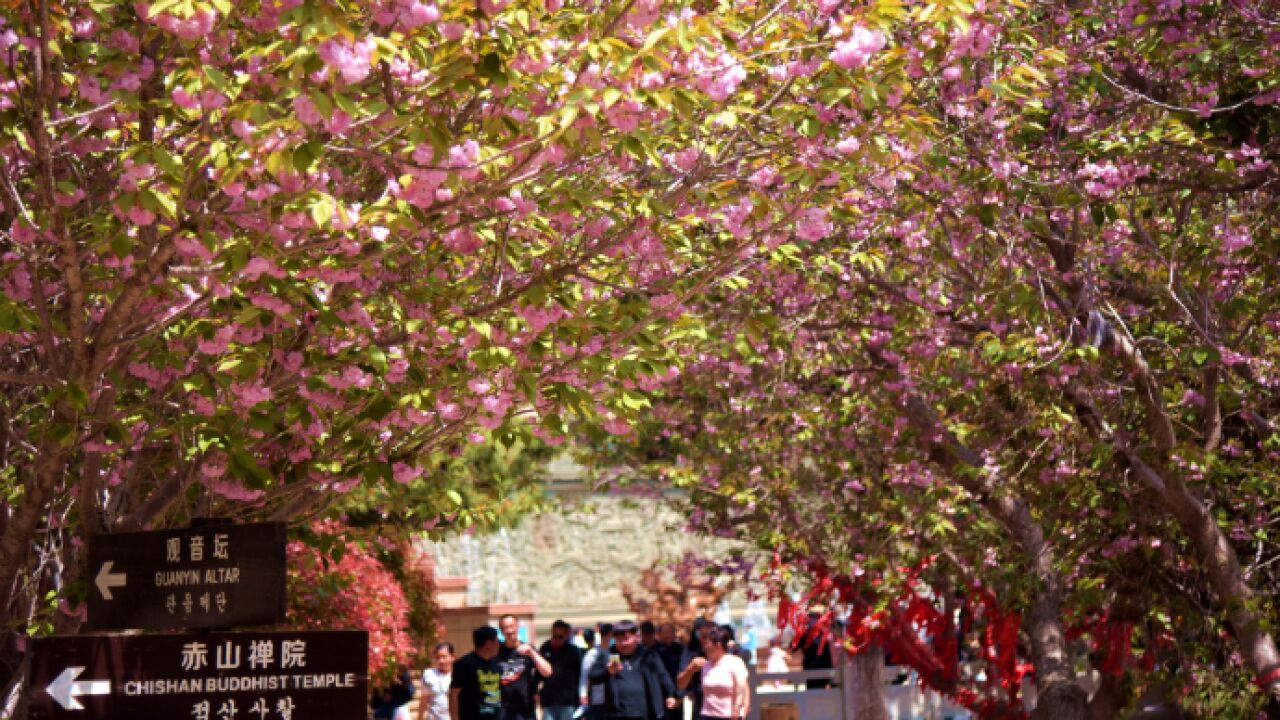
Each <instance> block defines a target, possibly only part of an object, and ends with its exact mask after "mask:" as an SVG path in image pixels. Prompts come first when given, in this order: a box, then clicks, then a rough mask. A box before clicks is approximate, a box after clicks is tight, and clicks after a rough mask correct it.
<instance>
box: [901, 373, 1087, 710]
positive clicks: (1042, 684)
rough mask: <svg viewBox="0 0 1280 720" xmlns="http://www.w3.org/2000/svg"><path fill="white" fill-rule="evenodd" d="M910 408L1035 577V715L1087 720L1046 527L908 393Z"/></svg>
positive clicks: (936, 451)
mask: <svg viewBox="0 0 1280 720" xmlns="http://www.w3.org/2000/svg"><path fill="white" fill-rule="evenodd" d="M906 410H907V416H908V419H909V420H910V421H911V423H912V424H913V425H914V426H915V427H916V429H917V430H918V431H919V432H920V434H921V436H923V437H925V438H928V440H927V442H928V444H929V446H930V450H931V452H930V456H931V459H933V461H934V462H936V463H938V464H939V465H941V466H942V467H944V468H946V469H947V470H948V472H949V473H950V475H951V477H952V478H954V480H955V481H956V482H957V483H959V484H960V485H961V486H962V487H964V488H965V489H966V490H968V491H969V492H970V493H972V494H973V495H974V496H975V497H977V498H978V500H979V501H980V502H981V503H982V505H983V507H984V508H986V510H987V512H989V513H990V514H991V516H992V517H993V518H995V520H996V521H997V522H999V523H1000V525H1001V526H1003V527H1004V529H1005V530H1006V531H1008V533H1009V535H1011V536H1012V538H1013V540H1014V542H1015V544H1016V545H1017V547H1018V550H1019V552H1020V553H1021V554H1022V556H1023V558H1025V560H1026V563H1027V565H1028V567H1029V569H1030V570H1031V573H1032V575H1033V576H1034V577H1035V579H1036V585H1035V591H1034V592H1035V595H1034V601H1033V602H1034V604H1033V606H1032V608H1031V613H1030V614H1029V615H1028V617H1027V619H1026V622H1025V627H1024V629H1025V630H1026V632H1027V634H1028V635H1029V636H1030V637H1031V661H1032V662H1033V663H1035V666H1036V690H1037V693H1038V695H1039V704H1038V706H1037V711H1036V717H1037V718H1052V720H1088V717H1089V707H1088V705H1089V703H1088V695H1087V694H1086V693H1085V691H1084V688H1082V687H1080V685H1079V683H1077V682H1076V679H1075V673H1074V672H1073V671H1072V668H1071V661H1070V658H1069V657H1068V656H1067V643H1066V634H1065V633H1064V632H1063V629H1062V598H1063V595H1064V591H1063V583H1062V577H1061V575H1060V574H1059V573H1058V570H1057V568H1055V567H1054V553H1053V547H1052V546H1051V545H1050V544H1049V543H1048V542H1047V541H1046V540H1045V538H1044V529H1043V528H1041V527H1040V523H1038V522H1036V519H1035V517H1033V516H1032V514H1031V510H1030V508H1029V507H1027V504H1026V503H1025V502H1024V501H1023V500H1022V499H1021V498H1018V497H1015V496H1012V495H1007V494H1004V493H1002V492H998V491H997V488H999V487H1009V484H1008V483H1001V482H998V480H999V478H998V476H997V474H996V473H992V472H989V470H988V468H987V467H986V463H985V461H984V460H983V458H982V456H981V455H979V454H978V453H977V452H975V451H974V450H973V449H972V448H970V447H968V446H966V445H965V444H964V443H962V442H960V440H959V438H957V437H956V436H955V434H954V433H952V432H951V431H949V430H947V428H946V426H945V425H943V424H942V421H941V419H940V418H939V417H938V416H937V414H936V413H935V412H934V411H933V408H932V407H930V406H929V405H928V403H926V402H925V401H924V400H923V399H922V398H920V397H919V396H915V395H910V396H908V397H907V398H906ZM961 466H966V467H961ZM975 470H976V471H977V472H974V471H975ZM1040 708H1044V713H1042V712H1041V711H1040Z"/></svg>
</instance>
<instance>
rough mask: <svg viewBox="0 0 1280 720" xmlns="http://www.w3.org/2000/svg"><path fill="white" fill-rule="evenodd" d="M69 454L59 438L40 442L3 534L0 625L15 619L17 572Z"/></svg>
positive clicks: (27, 552)
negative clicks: (31, 474) (20, 499)
mask: <svg viewBox="0 0 1280 720" xmlns="http://www.w3.org/2000/svg"><path fill="white" fill-rule="evenodd" d="M66 458H67V450H66V449H64V448H62V447H59V446H57V444H56V441H52V440H50V441H46V442H45V443H43V444H42V445H41V447H40V449H39V459H37V460H36V466H35V470H34V473H33V477H32V478H31V481H30V482H29V483H27V485H26V494H25V495H23V497H22V501H21V502H19V503H18V507H17V508H16V509H15V510H14V513H13V517H12V518H11V519H10V521H9V524H8V526H6V527H5V529H4V535H2V536H0V626H9V625H10V621H11V620H13V619H14V618H13V615H12V611H11V609H12V607H13V601H14V599H15V598H14V597H13V591H14V589H15V588H16V587H17V584H16V580H17V577H18V573H19V572H20V571H21V570H22V568H23V567H25V566H26V563H27V560H28V558H29V557H30V547H31V539H32V538H33V537H35V534H36V531H37V529H39V527H40V523H41V521H43V520H44V517H45V513H46V511H47V510H48V509H49V500H50V498H51V496H52V494H53V488H54V487H55V486H56V485H57V483H58V480H59V479H60V478H61V477H62V473H63V470H64V466H65V464H66V462H65V461H66Z"/></svg>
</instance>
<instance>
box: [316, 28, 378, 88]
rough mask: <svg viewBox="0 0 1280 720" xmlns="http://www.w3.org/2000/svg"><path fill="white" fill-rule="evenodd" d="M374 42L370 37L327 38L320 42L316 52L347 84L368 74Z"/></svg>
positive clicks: (362, 78)
mask: <svg viewBox="0 0 1280 720" xmlns="http://www.w3.org/2000/svg"><path fill="white" fill-rule="evenodd" d="M373 48H374V43H373V39H372V38H365V39H363V40H360V41H358V42H354V43H353V42H351V41H350V40H346V39H343V38H336V37H334V38H329V39H328V40H325V41H324V42H322V43H320V47H319V48H318V49H317V51H316V52H317V53H318V54H319V55H320V59H321V60H323V61H324V64H325V65H327V66H329V68H330V69H332V70H333V71H334V72H336V73H338V75H339V76H340V77H341V78H342V81H343V82H344V83H346V84H348V85H350V84H352V83H358V82H360V81H361V80H364V79H365V78H366V77H368V76H369V71H370V70H371V69H372V62H373V60H372V54H373Z"/></svg>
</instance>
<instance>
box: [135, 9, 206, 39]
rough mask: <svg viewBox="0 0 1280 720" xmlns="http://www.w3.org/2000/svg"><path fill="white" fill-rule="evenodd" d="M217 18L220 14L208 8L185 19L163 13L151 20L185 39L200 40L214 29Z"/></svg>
mask: <svg viewBox="0 0 1280 720" xmlns="http://www.w3.org/2000/svg"><path fill="white" fill-rule="evenodd" d="M142 17H146V14H143V15H142ZM217 19H218V14H217V13H215V12H214V11H212V10H209V9H207V8H206V9H203V10H199V11H197V12H196V13H195V14H193V15H192V16H191V17H189V18H185V19H181V18H177V17H174V16H173V15H170V14H168V13H162V14H160V15H157V16H156V17H154V18H152V20H151V22H153V23H155V24H156V26H157V27H159V28H161V29H162V30H165V31H167V32H170V33H172V34H174V35H177V36H178V37H180V38H182V39H183V40H199V39H200V38H203V37H205V36H206V35H208V34H209V33H210V32H212V31H213V24H214V23H215V22H216V21H217Z"/></svg>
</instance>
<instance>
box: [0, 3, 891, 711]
mask: <svg viewBox="0 0 1280 720" xmlns="http://www.w3.org/2000/svg"><path fill="white" fill-rule="evenodd" d="M832 9H833V8H832V7H830V6H829V4H826V3H823V4H820V5H819V6H817V7H815V6H812V5H809V4H807V3H801V4H796V5H793V6H786V5H784V6H775V5H773V4H769V3H736V4H725V5H723V6H716V7H703V6H702V4H701V3H662V2H658V1H657V0H644V1H639V0H637V1H636V2H625V3H616V4H611V3H581V4H576V5H568V6H566V5H564V4H562V3H561V2H558V1H557V0H545V1H543V0H539V1H536V2H535V1H529V2H499V1H496V0H495V1H490V0H482V1H481V2H479V3H475V4H473V3H470V2H457V3H452V2H451V3H448V4H440V5H437V4H432V3H423V2H418V1H416V0H409V1H404V0H387V1H385V2H376V3H361V4H338V3H329V2H308V1H305V0H282V1H276V0H269V1H266V2H249V3H229V2H223V1H221V0H210V1H209V2H196V1H194V0H178V1H176V2H174V1H171V0H160V1H159V2H156V3H146V2H138V3H131V4H124V3H96V2H77V3H64V4H57V3H51V2H47V1H45V0H36V1H35V2H32V3H8V4H5V5H4V6H3V8H2V9H0V23H2V24H0V52H2V53H3V54H4V55H5V57H6V61H7V62H6V70H5V73H4V77H3V81H0V114H2V115H3V118H4V123H3V125H2V126H0V243H3V247H0V343H3V345H4V347H5V353H4V354H3V356H2V357H0V383H2V384H3V387H4V388H5V390H4V396H3V405H2V407H0V411H2V413H3V416H2V417H0V428H2V429H3V433H0V442H2V443H3V445H2V447H0V452H2V457H3V461H2V465H0V468H2V472H3V478H4V497H3V507H2V510H3V512H2V513H0V625H2V626H3V627H2V628H0V631H2V632H3V633H4V635H3V638H4V639H3V648H0V650H2V651H3V656H4V663H5V664H4V667H5V671H4V683H5V687H6V689H11V688H15V687H19V686H20V683H21V679H22V676H21V672H20V663H21V658H22V647H23V642H22V639H21V638H22V636H23V635H25V634H31V633H38V632H48V631H50V630H56V631H64V632H66V631H74V630H75V629H76V628H77V627H78V625H79V622H80V618H81V613H80V612H79V611H78V609H77V607H78V600H79V598H81V597H82V596H83V592H84V585H83V582H82V581H81V578H83V576H84V573H83V568H82V565H83V562H84V553H83V549H84V546H85V542H86V539H87V538H88V537H89V536H91V535H93V534H97V533H102V532H115V531H125V530H137V529H145V528H157V527H166V526H173V525H178V524H182V523H184V522H186V521H187V520H188V519H190V518H192V517H195V516H201V515H217V516H223V517H232V518H236V519H240V520H251V519H255V518H270V519H277V520H300V519H309V518H312V517H316V516H318V515H320V514H322V513H323V512H324V511H325V510H326V509H328V508H330V507H332V506H333V504H334V503H335V502H338V501H339V500H340V499H341V498H343V497H344V496H345V495H346V494H348V493H350V492H352V491H353V490H355V489H356V488H357V487H365V486H378V485H384V486H388V487H390V486H393V485H395V484H412V483H415V482H421V481H424V480H425V481H427V482H430V478H431V473H432V469H433V468H436V467H439V465H440V464H441V463H442V462H444V461H446V460H447V459H448V458H449V457H452V456H454V455H456V454H458V453H459V452H461V449H462V448H463V447H465V446H466V445H467V444H468V443H477V444H478V443H485V442H493V443H496V444H497V445H498V446H501V447H506V448H509V447H514V446H516V445H518V444H524V445H526V446H527V445H529V444H530V443H531V442H533V440H534V439H538V440H541V441H544V442H549V443H556V442H560V441H561V440H562V439H563V438H564V437H565V435H566V433H567V431H568V424H569V423H570V422H572V421H575V420H577V419H590V420H591V421H592V422H593V423H595V424H597V425H599V426H600V427H602V428H604V431H605V432H608V433H614V434H621V433H626V432H627V431H628V430H629V428H630V424H631V423H632V422H633V421H634V420H635V419H636V418H637V417H638V415H639V414H640V413H641V412H642V411H643V410H644V408H645V405H646V402H647V401H646V399H645V398H646V395H647V394H648V393H649V392H651V391H652V390H654V389H655V388H657V387H659V386H660V385H661V384H662V383H664V382H667V381H670V380H671V379H672V378H673V377H674V376H675V374H676V372H677V370H676V368H677V367H678V365H679V362H680V361H681V359H682V357H683V355H682V353H681V351H680V347H681V346H682V344H684V343H687V342H688V341H691V340H692V339H696V337H697V335H698V333H699V332H700V329H699V325H698V323H697V322H696V321H694V320H693V319H691V318H689V317H688V316H687V315H686V312H685V307H686V304H687V302H689V301H690V300H691V299H692V298H694V297H696V296H698V295H699V294H701V293H702V292H703V291H704V290H705V289H706V288H707V287H708V286H709V285H710V284H711V283H712V282H714V281H716V280H718V279H720V278H723V277H726V276H731V275H733V274H734V273H735V272H736V270H735V269H736V268H737V267H739V266H740V265H741V264H743V263H744V262H749V261H750V257H751V255H752V254H753V253H754V252H755V250H756V248H757V247H759V246H761V245H762V244H763V243H767V242H772V240H771V239H769V238H757V237H754V236H752V235H749V234H747V233H744V232H741V231H731V232H728V233H720V232H707V231H706V228H707V227H708V226H712V225H714V226H720V225H724V226H725V227H728V228H734V227H737V228H742V227H744V225H743V223H744V222H745V221H746V219H747V217H748V216H749V215H751V214H752V213H753V212H754V213H755V216H756V217H757V218H760V217H763V216H764V213H765V212H766V209H764V208H760V209H755V210H753V208H752V206H751V204H750V202H749V201H748V202H745V203H744V202H741V200H742V196H741V193H740V191H739V187H740V186H742V185H743V184H744V183H746V182H747V178H746V175H747V174H749V171H750V170H752V166H753V165H758V164H760V163H759V162H758V159H759V158H764V157H768V156H770V155H773V154H775V153H777V154H785V153H791V152H793V151H794V148H793V147H792V145H793V140H794V133H793V131H792V128H793V124H794V123H801V124H803V125H804V126H805V127H806V128H809V129H808V130H806V132H810V133H811V134H812V131H813V130H814V129H815V128H816V127H817V126H816V125H815V122H816V120H815V119H814V118H813V117H811V116H810V114H809V112H808V110H807V107H806V106H804V105H803V104H801V105H797V104H796V103H794V102H791V101H790V99H789V97H790V96H789V95H788V91H789V90H790V89H791V88H796V87H800V86H806V87H810V88H811V91H812V92H818V91H823V92H831V93H834V94H835V95H838V94H840V93H843V92H845V91H846V90H847V87H845V86H847V79H848V76H847V75H845V74H844V67H847V68H849V69H851V70H852V71H854V72H858V71H859V68H860V67H861V65H862V64H863V63H864V62H865V58H864V56H867V55H868V54H869V53H873V52H874V51H875V50H876V48H875V47H874V46H875V44H876V43H877V42H879V39H877V38H878V36H874V35H871V36H868V37H869V38H870V40H871V41H868V38H866V37H864V38H863V39H861V40H857V41H856V42H854V43H853V45H851V46H848V47H846V48H845V49H844V50H842V51H841V53H842V54H841V58H842V60H841V64H842V65H843V66H844V67H842V69H841V73H840V74H838V75H831V74H829V73H827V74H824V73H818V72H816V71H817V70H818V69H819V68H825V67H827V66H826V65H824V62H825V58H826V57H827V55H828V54H829V53H830V52H832V48H833V47H834V45H835V43H836V41H837V37H836V36H837V35H843V34H845V31H844V30H843V29H836V28H833V27H831V26H830V25H829V24H828V22H827V20H828V18H829V15H830V13H831V11H832ZM901 14H902V11H901V9H900V8H898V7H897V6H896V5H893V4H886V9H885V10H884V12H883V13H882V14H881V17H880V18H879V20H878V21H879V22H883V23H891V22H893V21H894V18H895V17H897V16H900V15H901ZM846 45H848V43H847V42H846ZM832 67H841V66H832ZM809 92H810V90H806V91H805V93H806V94H808V93H809ZM784 98H787V99H788V100H787V102H785V103H784V102H783V99H784ZM801 151H803V152H808V148H807V147H805V148H801ZM752 177H753V178H754V179H753V180H752V181H751V182H754V183H756V184H761V183H763V184H769V183H771V182H774V179H771V178H770V177H769V176H768V175H767V173H764V174H758V175H753V176H752ZM805 197H806V193H805V192H804V191H802V190H801V189H797V191H796V192H795V193H794V194H793V197H791V198H789V199H779V201H778V202H777V203H776V204H775V205H772V206H771V207H769V208H768V209H767V213H768V214H769V215H770V217H771V218H772V219H771V220H770V222H772V223H773V224H776V225H778V226H784V225H786V226H789V225H790V224H791V223H792V222H793V218H795V217H800V218H801V219H802V222H803V224H804V226H805V227H806V228H808V229H807V230H806V232H808V233H820V232H823V228H824V227H826V224H827V221H826V220H825V210H823V209H822V208H820V207H815V206H812V204H811V203H808V202H807V201H805ZM442 490H443V488H442ZM456 490H457V497H458V498H461V499H462V500H463V502H461V503H459V502H456V501H455V504H456V505H459V506H465V504H466V495H467V494H466V493H465V492H463V491H464V490H465V488H461V489H456ZM449 497H450V498H451V499H452V496H449ZM424 520H428V521H429V520H430V519H428V518H424ZM59 608H61V610H59ZM6 696H7V697H11V694H10V693H9V692H6Z"/></svg>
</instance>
